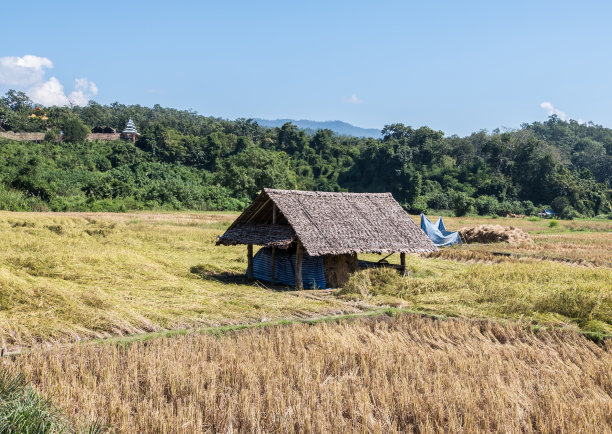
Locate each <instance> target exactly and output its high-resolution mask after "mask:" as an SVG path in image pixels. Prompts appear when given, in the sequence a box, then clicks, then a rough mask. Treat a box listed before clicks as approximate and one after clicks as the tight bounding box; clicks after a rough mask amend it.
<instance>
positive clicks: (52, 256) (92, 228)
mask: <svg viewBox="0 0 612 434" xmlns="http://www.w3.org/2000/svg"><path fill="white" fill-rule="evenodd" d="M233 218H235V214H210V213H194V214H163V213H157V214H148V213H141V214H78V213H75V214H53V213H49V214H37V213H10V212H0V240H2V248H1V249H0V337H1V338H2V345H3V347H4V348H6V349H7V350H9V351H10V350H11V349H12V348H14V347H19V346H31V345H34V344H38V343H49V342H66V341H78V340H83V339H91V338H104V337H108V336H113V335H127V334H135V333H143V332H154V331H158V330H166V329H181V328H190V327H197V326H204V325H205V326H211V325H220V324H236V323H245V322H259V321H262V320H273V319H280V318H295V317H297V318H299V317H310V316H313V315H325V314H332V313H340V312H348V311H354V310H356V309H354V308H351V307H348V306H346V305H345V304H340V303H336V302H334V301H326V302H322V301H318V300H314V299H311V298H305V297H298V296H296V295H295V294H293V293H292V292H288V291H284V292H283V291H270V290H268V289H266V288H264V287H263V286H262V285H259V284H249V283H248V282H246V279H244V278H243V275H244V270H245V268H246V249H244V248H240V247H215V245H214V243H215V240H216V237H217V235H219V234H220V233H221V231H222V229H223V228H224V227H226V226H227V225H228V224H229V223H230V222H231V221H232V219H233ZM202 264H203V266H201V267H199V265H202ZM192 271H194V272H192Z"/></svg>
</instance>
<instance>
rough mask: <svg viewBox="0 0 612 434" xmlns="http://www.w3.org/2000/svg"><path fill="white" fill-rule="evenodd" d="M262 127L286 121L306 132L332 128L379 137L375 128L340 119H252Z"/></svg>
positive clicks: (363, 135)
mask: <svg viewBox="0 0 612 434" xmlns="http://www.w3.org/2000/svg"><path fill="white" fill-rule="evenodd" d="M254 120H255V122H257V123H258V124H259V125H261V126H262V127H272V128H273V127H279V128H280V127H282V126H283V125H284V124H286V123H290V124H293V125H295V126H297V127H298V128H300V129H302V130H305V131H306V132H307V133H310V134H314V133H316V132H317V131H318V130H332V131H333V132H334V133H336V134H338V135H343V136H354V137H373V138H375V139H379V138H381V137H382V136H381V134H380V130H377V129H376V128H361V127H356V126H355V125H351V124H349V123H346V122H342V121H309V120H303V119H302V120H299V121H296V120H294V119H274V120H269V119H254Z"/></svg>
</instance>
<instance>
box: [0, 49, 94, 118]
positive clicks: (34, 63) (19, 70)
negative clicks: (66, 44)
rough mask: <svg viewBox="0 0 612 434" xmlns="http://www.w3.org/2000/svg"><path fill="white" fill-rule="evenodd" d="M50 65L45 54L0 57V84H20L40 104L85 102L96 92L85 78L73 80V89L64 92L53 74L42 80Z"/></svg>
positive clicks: (92, 84) (51, 66)
mask: <svg viewBox="0 0 612 434" xmlns="http://www.w3.org/2000/svg"><path fill="white" fill-rule="evenodd" d="M46 68H53V62H51V60H49V59H48V58H46V57H39V56H32V55H29V54H28V55H25V56H23V57H17V56H7V57H0V87H1V86H4V87H8V86H12V87H13V86H14V87H21V88H22V89H23V90H25V92H26V93H27V94H28V96H29V97H30V98H31V99H32V101H34V102H35V103H37V104H42V105H44V106H52V105H58V106H64V105H69V104H73V105H86V104H87V103H88V102H89V100H90V99H91V98H92V97H93V96H94V95H97V93H98V87H97V86H96V84H95V83H94V82H92V81H89V80H88V79H86V78H77V79H75V80H74V90H73V91H72V92H70V94H69V95H68V96H66V93H65V91H64V86H63V85H62V83H60V81H59V80H58V79H57V78H56V77H51V78H49V79H47V80H45V73H46V71H45V69H46Z"/></svg>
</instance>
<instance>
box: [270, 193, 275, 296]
mask: <svg viewBox="0 0 612 434" xmlns="http://www.w3.org/2000/svg"><path fill="white" fill-rule="evenodd" d="M272 224H273V225H274V224H276V204H275V203H274V202H273V203H272ZM275 266H276V246H272V262H271V263H270V283H271V284H272V285H274V271H275V270H274V268H275Z"/></svg>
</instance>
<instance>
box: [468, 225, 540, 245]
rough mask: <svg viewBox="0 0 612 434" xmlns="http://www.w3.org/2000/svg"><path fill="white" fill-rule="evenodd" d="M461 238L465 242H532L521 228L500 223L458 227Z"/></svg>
mask: <svg viewBox="0 0 612 434" xmlns="http://www.w3.org/2000/svg"><path fill="white" fill-rule="evenodd" d="M459 233H460V234H461V239H462V240H463V241H465V242H466V243H468V244H469V243H510V244H522V243H529V244H531V243H533V240H532V239H531V237H530V236H529V235H528V234H527V233H525V232H524V231H522V230H521V229H519V228H517V227H514V226H510V227H504V226H500V225H480V226H476V227H465V228H461V229H459Z"/></svg>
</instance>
